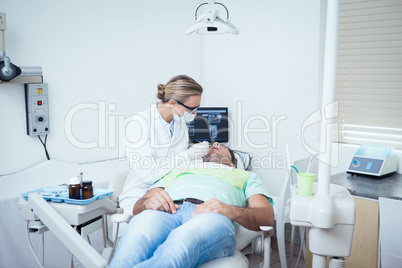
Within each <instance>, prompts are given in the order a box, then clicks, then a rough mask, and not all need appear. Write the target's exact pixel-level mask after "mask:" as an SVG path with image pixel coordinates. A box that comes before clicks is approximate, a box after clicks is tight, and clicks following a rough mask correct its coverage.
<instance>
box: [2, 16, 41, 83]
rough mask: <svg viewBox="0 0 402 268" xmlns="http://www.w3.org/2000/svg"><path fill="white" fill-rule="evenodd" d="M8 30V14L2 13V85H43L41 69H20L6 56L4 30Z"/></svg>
mask: <svg viewBox="0 0 402 268" xmlns="http://www.w3.org/2000/svg"><path fill="white" fill-rule="evenodd" d="M5 29H6V13H4V12H0V83H1V82H9V81H10V82H15V83H42V81H43V79H42V68H41V67H18V66H16V65H14V64H12V63H11V60H10V57H8V56H6V49H5V47H6V46H5V39H4V30H5Z"/></svg>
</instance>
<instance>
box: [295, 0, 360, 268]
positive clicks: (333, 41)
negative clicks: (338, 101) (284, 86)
mask: <svg viewBox="0 0 402 268" xmlns="http://www.w3.org/2000/svg"><path fill="white" fill-rule="evenodd" d="M338 16H339V0H328V2H327V23H326V35H325V56H324V72H323V95H322V109H321V112H322V113H323V114H324V116H323V117H322V121H321V136H320V151H321V152H322V154H321V155H320V162H319V171H318V182H317V183H314V185H313V195H312V196H299V195H298V194H297V185H294V186H293V188H292V194H291V206H290V215H289V217H290V221H291V224H292V225H294V226H306V227H309V233H308V236H309V248H310V251H311V253H312V254H313V265H312V267H313V268H322V267H326V265H327V256H333V257H342V258H343V257H348V256H349V255H350V252H351V248H352V240H353V232H354V224H355V223H356V206H355V203H354V200H353V198H352V196H351V194H350V193H349V191H348V190H347V189H346V188H345V187H342V186H339V185H335V184H330V177H331V151H332V148H331V147H332V125H333V122H329V123H327V122H325V121H324V118H334V117H335V105H334V102H335V82H336V81H335V78H336V60H337V42H338V40H337V33H338ZM332 261H334V262H333V265H335V266H336V265H337V264H335V263H336V262H338V264H339V259H331V261H330V267H331V262H332ZM341 262H343V264H344V260H343V261H341ZM336 267H341V266H336Z"/></svg>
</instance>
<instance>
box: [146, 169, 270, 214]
mask: <svg viewBox="0 0 402 268" xmlns="http://www.w3.org/2000/svg"><path fill="white" fill-rule="evenodd" d="M214 169H215V170H214ZM222 170H224V171H222ZM169 174H170V175H172V174H173V178H172V176H169ZM169 174H167V175H166V176H165V177H163V178H162V179H160V180H159V181H157V182H156V183H155V184H154V185H152V187H151V188H156V187H161V188H165V190H166V192H167V193H168V194H169V196H170V197H171V198H172V199H173V200H182V199H184V198H188V197H191V198H197V199H200V200H203V201H207V200H209V199H211V198H214V197H215V198H216V199H218V200H219V201H221V202H223V203H226V204H228V205H234V206H239V207H245V206H246V204H247V199H248V198H249V197H250V196H252V195H255V194H261V195H264V196H266V197H267V198H268V199H269V201H270V202H271V204H272V203H273V201H272V199H271V198H270V197H269V194H268V191H267V189H266V187H265V185H264V183H263V182H262V181H261V179H260V178H259V177H258V176H257V174H255V173H252V172H248V171H244V170H238V169H235V168H233V169H232V168H230V167H228V166H223V165H217V164H215V165H213V166H212V168H211V166H208V167H198V168H188V169H185V170H181V171H177V170H173V171H172V172H170V173H169ZM233 178H234V179H233Z"/></svg>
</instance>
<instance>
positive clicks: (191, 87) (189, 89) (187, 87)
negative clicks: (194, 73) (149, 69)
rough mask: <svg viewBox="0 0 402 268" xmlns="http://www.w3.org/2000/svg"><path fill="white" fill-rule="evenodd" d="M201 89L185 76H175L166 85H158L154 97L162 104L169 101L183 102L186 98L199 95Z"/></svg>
mask: <svg viewBox="0 0 402 268" xmlns="http://www.w3.org/2000/svg"><path fill="white" fill-rule="evenodd" d="M202 91H203V89H202V87H201V85H200V84H198V83H197V82H196V81H195V80H194V79H193V78H191V77H189V76H187V75H177V76H175V77H172V78H171V79H170V80H169V82H167V84H166V85H163V84H159V85H158V92H157V93H156V97H157V98H158V99H160V100H162V102H163V103H165V102H168V101H169V100H171V99H174V100H177V101H180V102H185V101H186V100H187V98H188V97H190V96H193V95H201V94H202Z"/></svg>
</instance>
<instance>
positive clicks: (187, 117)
mask: <svg viewBox="0 0 402 268" xmlns="http://www.w3.org/2000/svg"><path fill="white" fill-rule="evenodd" d="M177 107H179V109H180V111H182V112H183V119H184V121H185V122H186V124H188V123H190V122H191V121H193V120H194V118H195V114H191V113H189V112H187V111H186V112H184V111H183V110H182V109H181V108H180V106H178V105H177Z"/></svg>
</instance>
